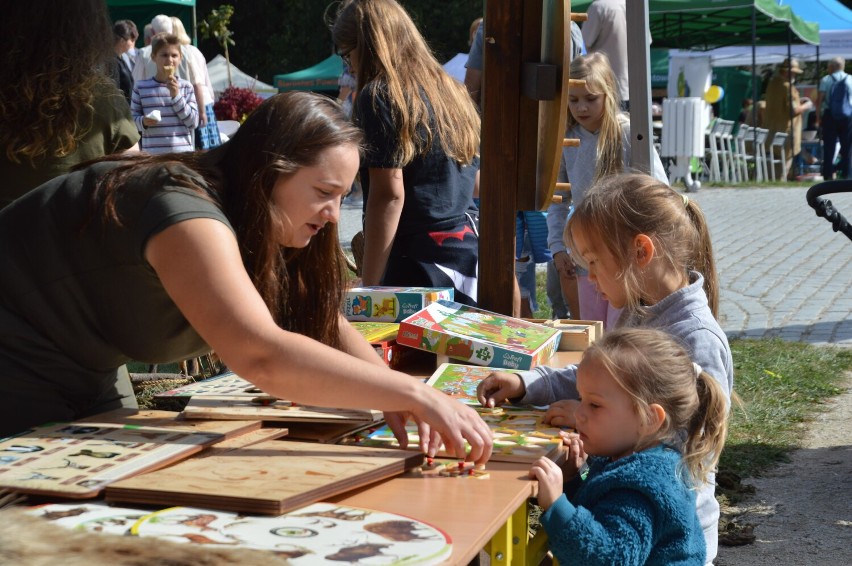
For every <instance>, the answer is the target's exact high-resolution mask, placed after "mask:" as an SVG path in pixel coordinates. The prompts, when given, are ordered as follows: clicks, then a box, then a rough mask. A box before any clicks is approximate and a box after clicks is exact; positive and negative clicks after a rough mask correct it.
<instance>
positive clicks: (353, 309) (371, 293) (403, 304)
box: [343, 287, 455, 322]
mask: <svg viewBox="0 0 852 566" xmlns="http://www.w3.org/2000/svg"><path fill="white" fill-rule="evenodd" d="M454 297H455V290H454V289H452V288H426V287H354V288H352V289H350V290H349V291H347V293H346V297H345V298H344V300H343V316H345V317H346V319H347V320H350V321H372V322H400V321H402V320H403V319H405V318H407V317H409V316H411V315H412V314H414V313H416V312H417V311H419V310H421V309H423V308H424V307H426V306H427V305H429V304H431V303H433V302H435V301H437V300H439V299H446V300H450V301H451V300H453V298H454Z"/></svg>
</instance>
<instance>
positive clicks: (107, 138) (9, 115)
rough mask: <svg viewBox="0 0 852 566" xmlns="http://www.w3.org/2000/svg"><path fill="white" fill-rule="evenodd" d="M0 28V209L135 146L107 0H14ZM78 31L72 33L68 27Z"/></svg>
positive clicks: (7, 7)
mask: <svg viewBox="0 0 852 566" xmlns="http://www.w3.org/2000/svg"><path fill="white" fill-rule="evenodd" d="M3 24H4V26H6V27H7V29H9V30H14V33H3V34H0V52H2V53H3V57H4V61H5V62H4V63H3V65H0V178H2V179H3V182H2V183H0V208H2V207H4V206H6V205H8V204H9V203H10V202H12V201H13V200H14V199H16V198H17V197H19V196H21V195H23V194H26V193H27V192H28V191H30V190H32V189H34V188H35V187H37V186H39V185H40V184H42V183H44V182H45V181H47V180H49V179H52V178H53V177H56V176H58V175H61V174H63V173H66V172H68V171H69V170H71V168H72V167H74V166H75V165H77V164H78V163H82V162H84V161H88V160H90V159H94V158H96V157H101V156H103V155H109V154H111V153H118V152H123V151H128V150H137V149H138V145H137V142H138V141H139V133H138V132H137V131H136V126H135V125H134V124H133V119H132V118H131V116H130V108H129V106H128V104H127V101H126V100H125V99H124V97H123V96H122V94H121V91H119V90H118V89H117V88H116V86H115V84H114V83H113V81H112V80H111V79H110V77H109V72H108V69H109V68H110V65H111V64H112V62H113V61H114V59H115V52H114V51H113V33H112V24H111V22H110V20H109V14H108V12H107V9H106V6H105V5H104V2H103V0H80V1H79V2H66V1H65V0H45V1H44V2H13V3H11V4H9V5H8V6H6V8H5V9H4V12H3ZM69 29H73V30H74V33H68V30H69Z"/></svg>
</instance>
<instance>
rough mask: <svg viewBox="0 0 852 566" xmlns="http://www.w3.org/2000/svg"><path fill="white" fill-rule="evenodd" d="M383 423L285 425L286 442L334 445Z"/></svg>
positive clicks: (376, 427)
mask: <svg viewBox="0 0 852 566" xmlns="http://www.w3.org/2000/svg"><path fill="white" fill-rule="evenodd" d="M383 423H384V421H378V422H371V423H287V430H288V433H287V438H288V440H301V441H302V442H319V443H320V444H336V443H337V442H340V441H341V440H343V439H344V438H346V437H348V436H350V435H353V434H357V433H359V432H362V431H364V430H369V429H378V428H379V427H380V426H382V424H383Z"/></svg>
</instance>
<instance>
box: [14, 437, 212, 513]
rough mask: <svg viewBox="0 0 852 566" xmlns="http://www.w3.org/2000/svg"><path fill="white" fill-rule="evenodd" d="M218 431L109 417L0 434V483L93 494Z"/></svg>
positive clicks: (185, 452)
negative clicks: (118, 420)
mask: <svg viewBox="0 0 852 566" xmlns="http://www.w3.org/2000/svg"><path fill="white" fill-rule="evenodd" d="M222 439H223V436H222V435H221V434H214V433H207V432H187V431H181V430H174V429H165V428H153V427H138V426H133V425H118V424H111V423H92V422H78V423H62V424H56V425H47V426H43V427H37V428H33V429H31V430H28V431H26V432H23V433H21V434H19V435H16V436H13V437H9V438H6V439H3V440H0V488H7V489H10V490H12V491H17V492H21V493H32V494H39V495H55V496H60V497H69V498H88V497H96V496H97V495H98V494H99V493H100V492H101V490H103V488H104V487H106V486H107V485H109V484H110V483H112V482H114V481H116V480H119V479H122V478H126V477H128V476H131V475H134V474H139V473H142V472H145V471H148V470H152V469H156V468H159V467H162V466H164V465H166V464H169V463H172V462H174V461H177V460H179V459H181V458H185V457H187V456H189V455H190V454H193V453H195V452H198V451H200V450H201V449H202V448H204V447H205V446H207V445H210V444H213V443H214V442H217V441H219V440H222Z"/></svg>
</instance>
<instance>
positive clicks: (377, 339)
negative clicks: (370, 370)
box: [352, 322, 414, 369]
mask: <svg viewBox="0 0 852 566" xmlns="http://www.w3.org/2000/svg"><path fill="white" fill-rule="evenodd" d="M352 327H353V328H355V330H357V331H358V333H359V334H361V336H363V337H364V338H365V339H366V340H367V342H369V343H370V344H371V345H372V346H373V349H374V350H375V351H376V354H378V355H379V357H380V358H381V359H382V361H383V362H385V363H386V364H387V365H388V367H390V368H391V369H397V368H398V367H399V364H400V362H401V361H402V359H403V357H405V355H406V352H409V353H410V352H413V351H414V350H412V349H411V348H407V347H405V346H402V345H400V344H397V342H396V335H397V332H399V323H398V322H353V323H352Z"/></svg>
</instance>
